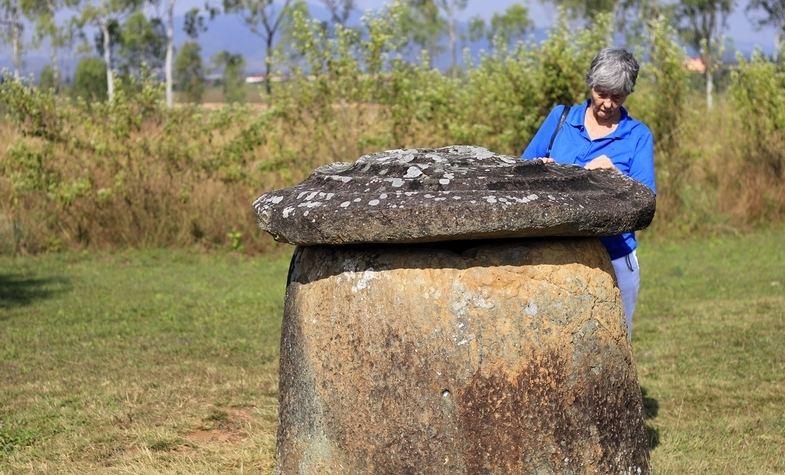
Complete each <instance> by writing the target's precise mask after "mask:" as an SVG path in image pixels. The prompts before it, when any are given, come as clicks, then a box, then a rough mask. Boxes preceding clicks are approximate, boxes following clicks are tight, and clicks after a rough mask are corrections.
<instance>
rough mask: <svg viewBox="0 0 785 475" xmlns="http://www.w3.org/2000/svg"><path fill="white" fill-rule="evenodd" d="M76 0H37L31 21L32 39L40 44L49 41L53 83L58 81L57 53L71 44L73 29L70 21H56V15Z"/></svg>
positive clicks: (64, 11)
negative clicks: (33, 26) (33, 24)
mask: <svg viewBox="0 0 785 475" xmlns="http://www.w3.org/2000/svg"><path fill="white" fill-rule="evenodd" d="M77 3H78V0H38V1H37V4H38V8H37V9H36V11H35V14H34V18H33V21H34V22H35V31H34V33H33V41H34V44H35V45H36V46H40V45H41V44H42V43H43V42H44V41H48V42H49V63H50V64H49V66H50V67H51V68H52V73H53V78H52V81H53V83H54V84H59V83H60V79H61V78H60V67H59V61H58V59H59V54H60V52H61V51H63V50H64V49H67V48H69V47H70V46H72V45H73V41H74V33H75V32H74V29H73V28H72V26H73V25H72V24H71V23H70V22H58V21H57V18H56V17H57V16H58V15H61V16H62V15H63V14H64V13H66V12H67V10H69V9H71V8H74V7H76V6H77Z"/></svg>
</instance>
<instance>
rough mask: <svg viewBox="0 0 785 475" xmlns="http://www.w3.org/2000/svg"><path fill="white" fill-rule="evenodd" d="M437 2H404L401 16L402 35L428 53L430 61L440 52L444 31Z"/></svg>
mask: <svg viewBox="0 0 785 475" xmlns="http://www.w3.org/2000/svg"><path fill="white" fill-rule="evenodd" d="M436 1H437V0H403V5H402V13H401V16H400V26H401V33H402V34H403V35H405V36H406V37H407V38H408V42H409V44H410V45H416V46H418V47H419V48H420V49H421V50H422V49H424V50H426V51H427V52H428V58H429V61H430V60H433V57H434V56H436V53H437V52H438V48H439V46H438V42H439V37H440V36H441V33H442V31H443V30H444V20H443V19H442V18H441V16H440V15H439V6H438V5H437V3H436Z"/></svg>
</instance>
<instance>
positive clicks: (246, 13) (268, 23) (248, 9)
mask: <svg viewBox="0 0 785 475" xmlns="http://www.w3.org/2000/svg"><path fill="white" fill-rule="evenodd" d="M291 3H292V0H282V1H281V3H280V4H278V2H277V1H276V0H224V11H226V12H236V13H237V14H238V15H240V17H241V18H242V20H243V22H245V24H246V25H247V26H248V28H250V30H251V32H253V33H254V34H255V35H259V36H261V37H262V38H264V41H265V50H264V69H265V71H264V88H265V91H267V94H270V93H271V92H272V87H271V83H270V75H271V74H272V70H273V60H272V50H273V45H274V44H275V37H276V34H277V33H278V31H279V28H280V26H281V22H282V21H283V19H284V17H285V16H286V15H287V14H288V10H289V5H290V4H291Z"/></svg>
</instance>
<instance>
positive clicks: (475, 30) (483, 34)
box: [469, 3, 532, 48]
mask: <svg viewBox="0 0 785 475" xmlns="http://www.w3.org/2000/svg"><path fill="white" fill-rule="evenodd" d="M531 28H532V21H531V19H530V18H529V9H528V8H526V7H525V6H523V5H520V4H517V3H516V4H513V5H510V6H509V7H507V9H506V10H505V11H504V12H502V13H494V14H493V16H492V17H491V19H490V22H489V23H488V24H486V23H485V20H484V19H483V18H482V17H480V16H475V17H472V18H471V19H470V20H469V39H470V40H472V41H478V40H480V39H482V38H485V39H487V40H488V44H489V45H490V46H491V48H493V46H494V44H495V43H496V42H497V41H500V42H501V43H502V44H505V45H510V44H511V43H515V42H517V41H521V40H523V39H524V38H525V37H526V34H527V33H528V32H529V31H531Z"/></svg>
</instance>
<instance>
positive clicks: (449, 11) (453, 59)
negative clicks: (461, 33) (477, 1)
mask: <svg viewBox="0 0 785 475" xmlns="http://www.w3.org/2000/svg"><path fill="white" fill-rule="evenodd" d="M437 1H438V5H439V8H440V9H441V10H442V11H444V17H445V22H444V24H445V26H446V28H447V38H448V40H449V42H450V70H451V71H452V73H453V74H455V73H457V71H458V25H457V22H458V18H457V17H458V13H459V12H462V11H463V10H466V5H467V4H468V0H437Z"/></svg>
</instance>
